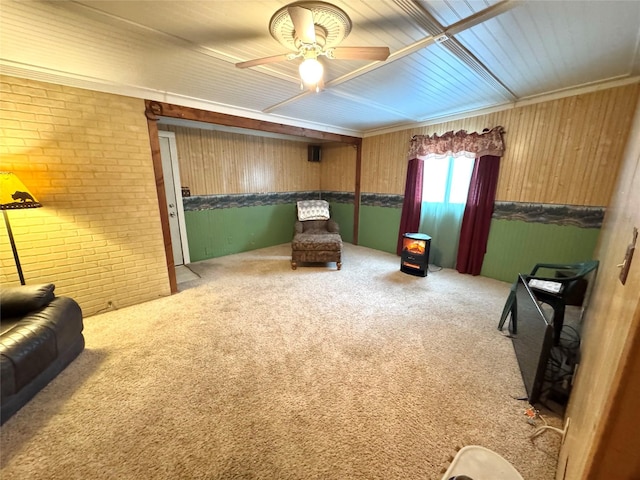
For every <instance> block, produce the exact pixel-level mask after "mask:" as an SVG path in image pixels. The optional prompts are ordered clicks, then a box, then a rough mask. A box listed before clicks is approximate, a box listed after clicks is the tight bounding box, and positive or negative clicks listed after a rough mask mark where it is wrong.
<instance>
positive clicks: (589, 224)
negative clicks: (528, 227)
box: [493, 202, 606, 228]
mask: <svg viewBox="0 0 640 480" xmlns="http://www.w3.org/2000/svg"><path fill="white" fill-rule="evenodd" d="M605 210H606V208H605V207H590V206H583V205H555V204H550V203H520V202H495V205H494V210H493V218H495V219H497V220H519V221H523V222H531V223H545V224H551V225H565V226H574V227H580V228H600V227H602V221H603V220H604V214H605Z"/></svg>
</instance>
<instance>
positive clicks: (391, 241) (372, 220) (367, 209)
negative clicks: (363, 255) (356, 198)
mask: <svg viewBox="0 0 640 480" xmlns="http://www.w3.org/2000/svg"><path fill="white" fill-rule="evenodd" d="M401 214H402V209H400V208H389V207H373V206H366V205H362V206H360V231H359V235H358V244H359V245H362V246H363V247H369V248H375V249H376V250H382V251H383V252H389V253H396V246H397V244H398V228H400V215H401Z"/></svg>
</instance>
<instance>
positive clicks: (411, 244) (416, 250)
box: [400, 233, 431, 277]
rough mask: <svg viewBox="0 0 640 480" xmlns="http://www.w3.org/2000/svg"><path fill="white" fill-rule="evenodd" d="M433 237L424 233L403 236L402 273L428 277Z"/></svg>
mask: <svg viewBox="0 0 640 480" xmlns="http://www.w3.org/2000/svg"><path fill="white" fill-rule="evenodd" d="M430 248H431V237H430V236H429V235H425V234H424V233H405V234H404V235H402V253H401V255H400V271H402V272H404V273H408V274H410V275H416V276H418V277H426V276H427V271H428V270H429V249H430Z"/></svg>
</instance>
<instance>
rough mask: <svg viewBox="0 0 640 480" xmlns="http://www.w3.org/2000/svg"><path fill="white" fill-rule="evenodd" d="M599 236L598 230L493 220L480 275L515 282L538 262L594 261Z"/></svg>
mask: <svg viewBox="0 0 640 480" xmlns="http://www.w3.org/2000/svg"><path fill="white" fill-rule="evenodd" d="M599 234H600V229H599V228H580V227H574V226H561V225H550V224H543V223H533V222H523V221H517V220H496V219H494V220H492V221H491V230H490V232H489V242H488V245H487V253H486V255H485V257H484V263H483V264H482V272H481V273H480V274H481V275H482V276H485V277H491V278H495V279H497V280H503V281H505V282H513V281H515V280H516V278H517V277H518V273H529V272H530V271H531V269H532V268H533V267H534V266H535V264H536V263H576V262H582V261H585V260H591V259H593V253H594V252H595V248H596V243H597V241H598V236H599Z"/></svg>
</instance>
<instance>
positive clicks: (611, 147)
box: [362, 83, 640, 206]
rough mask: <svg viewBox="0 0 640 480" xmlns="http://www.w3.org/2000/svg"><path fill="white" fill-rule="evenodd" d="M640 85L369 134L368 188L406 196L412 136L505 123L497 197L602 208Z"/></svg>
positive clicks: (365, 155)
mask: <svg viewBox="0 0 640 480" xmlns="http://www.w3.org/2000/svg"><path fill="white" fill-rule="evenodd" d="M639 94H640V84H638V83H634V84H630V85H626V86H621V87H616V88H611V89H607V90H600V91H596V92H592V93H587V94H582V95H576V96H572V97H566V98H562V99H558V100H552V101H548V102H544V103H536V104H531V105H524V106H520V107H516V108H512V109H508V110H502V111H498V112H494V113H490V114H486V115H479V116H476V117H470V118H465V119H462V120H455V121H451V122H445V123H441V124H437V125H430V126H426V127H420V128H412V129H407V130H402V131H398V132H392V133H388V134H383V135H378V136H372V137H366V138H365V139H364V141H363V155H362V191H363V192H372V193H389V194H402V193H403V190H404V183H405V177H406V162H407V158H406V155H407V151H408V147H409V141H410V140H411V137H412V136H413V135H431V134H434V133H438V134H443V133H445V132H447V131H451V130H454V131H457V130H467V131H469V132H473V131H479V132H481V131H482V130H483V129H484V128H491V127H494V126H497V125H502V126H503V127H504V128H505V131H506V133H505V136H504V139H505V143H506V151H505V155H504V157H503V158H502V162H501V166H500V178H499V182H498V191H497V194H496V200H498V201H515V202H534V203H538V202H539V203H552V204H568V205H593V206H603V205H607V204H608V203H609V200H610V198H611V194H612V191H613V188H614V185H615V180H616V177H617V174H618V171H619V168H620V161H621V158H622V154H623V150H624V146H625V143H626V140H627V137H628V133H629V128H630V125H631V119H632V117H633V113H634V109H635V105H636V102H637V100H638V96H639Z"/></svg>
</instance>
